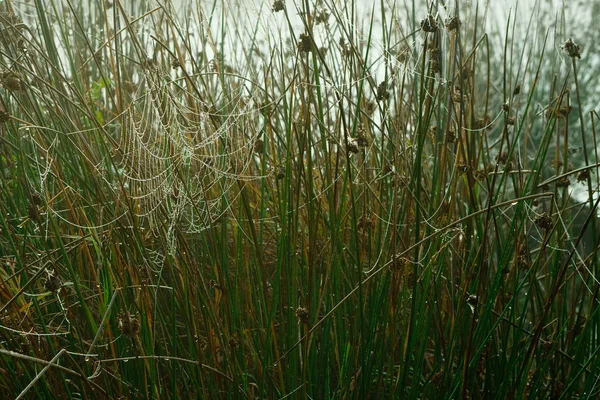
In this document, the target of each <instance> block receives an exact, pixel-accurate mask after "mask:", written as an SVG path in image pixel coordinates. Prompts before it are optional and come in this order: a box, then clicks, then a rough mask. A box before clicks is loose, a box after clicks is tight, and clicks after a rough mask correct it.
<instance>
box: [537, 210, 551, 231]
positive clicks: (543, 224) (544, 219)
mask: <svg viewBox="0 0 600 400" xmlns="http://www.w3.org/2000/svg"><path fill="white" fill-rule="evenodd" d="M534 222H535V224H536V225H537V226H539V227H540V228H542V229H543V230H545V231H549V230H550V229H552V218H550V216H549V215H548V214H546V213H543V214H541V215H538V216H537V217H536V219H535V221H534Z"/></svg>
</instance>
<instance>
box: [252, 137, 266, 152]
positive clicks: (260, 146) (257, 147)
mask: <svg viewBox="0 0 600 400" xmlns="http://www.w3.org/2000/svg"><path fill="white" fill-rule="evenodd" d="M264 149H265V142H263V141H262V139H256V141H255V142H254V151H255V152H256V153H262V152H263V150H264Z"/></svg>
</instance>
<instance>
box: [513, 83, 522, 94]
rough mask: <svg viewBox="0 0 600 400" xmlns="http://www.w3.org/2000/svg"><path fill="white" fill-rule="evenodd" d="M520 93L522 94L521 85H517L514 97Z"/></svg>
mask: <svg viewBox="0 0 600 400" xmlns="http://www.w3.org/2000/svg"><path fill="white" fill-rule="evenodd" d="M519 93H521V85H520V84H517V86H515V90H513V96H516V95H518V94H519Z"/></svg>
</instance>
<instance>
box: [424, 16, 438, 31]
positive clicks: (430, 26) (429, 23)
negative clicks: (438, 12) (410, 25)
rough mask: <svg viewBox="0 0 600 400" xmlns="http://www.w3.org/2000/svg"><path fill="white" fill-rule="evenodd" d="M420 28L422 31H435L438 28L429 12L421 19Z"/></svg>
mask: <svg viewBox="0 0 600 400" xmlns="http://www.w3.org/2000/svg"><path fill="white" fill-rule="evenodd" d="M421 29H422V30H423V31H424V32H435V31H437V30H438V23H437V21H436V19H435V17H434V16H433V15H431V14H427V16H426V17H425V19H424V20H422V21H421Z"/></svg>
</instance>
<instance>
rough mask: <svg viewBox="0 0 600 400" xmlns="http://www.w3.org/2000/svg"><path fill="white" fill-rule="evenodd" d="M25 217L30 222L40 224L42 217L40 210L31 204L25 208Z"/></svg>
mask: <svg viewBox="0 0 600 400" xmlns="http://www.w3.org/2000/svg"><path fill="white" fill-rule="evenodd" d="M27 216H28V217H29V219H30V220H32V221H33V222H36V223H40V221H41V220H42V217H41V215H40V209H39V208H38V206H36V205H35V204H33V203H31V204H29V206H28V207H27Z"/></svg>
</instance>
